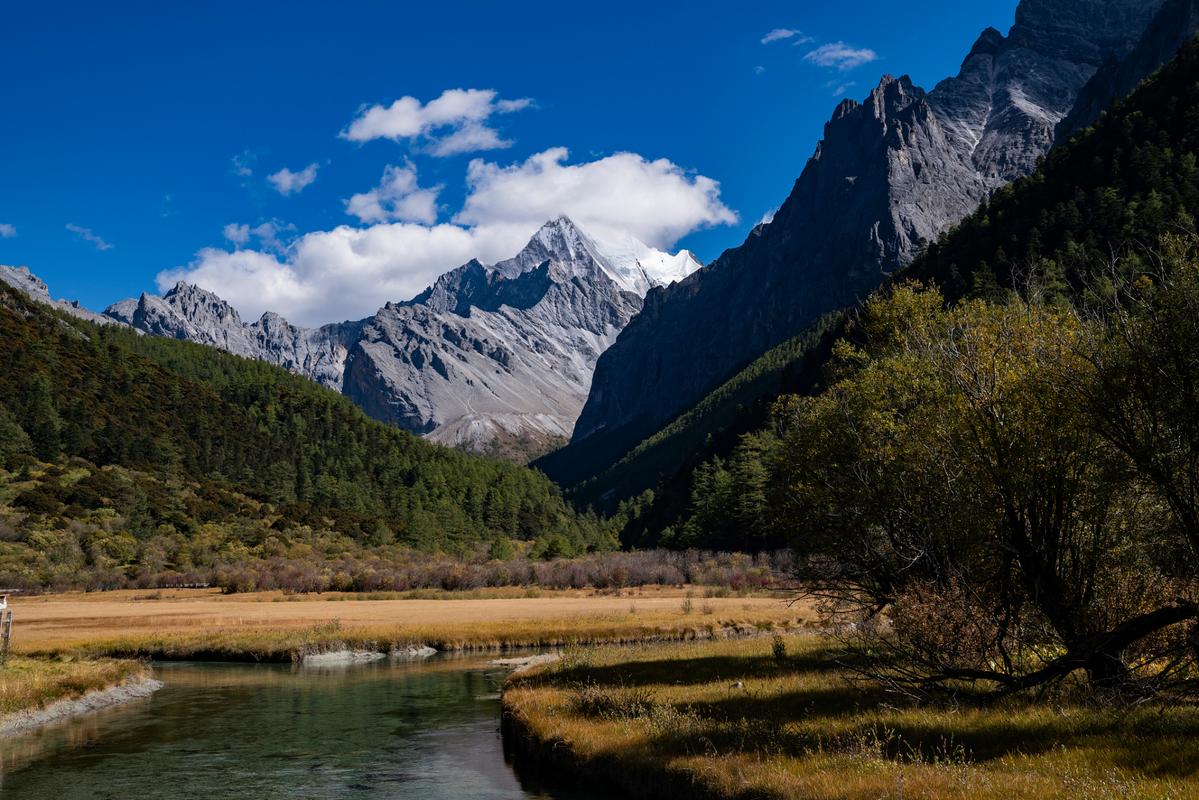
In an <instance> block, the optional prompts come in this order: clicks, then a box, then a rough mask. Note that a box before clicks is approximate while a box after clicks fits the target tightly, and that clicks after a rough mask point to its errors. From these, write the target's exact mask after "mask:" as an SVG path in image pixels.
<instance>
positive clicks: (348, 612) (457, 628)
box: [13, 588, 814, 660]
mask: <svg viewBox="0 0 1199 800" xmlns="http://www.w3.org/2000/svg"><path fill="white" fill-rule="evenodd" d="M684 596H685V590H675V589H661V588H656V589H645V590H637V591H634V592H626V593H624V594H623V596H616V595H614V594H600V593H596V592H544V591H543V592H542V593H541V594H540V595H539V596H537V597H526V596H518V597H499V598H493V599H478V598H473V599H396V600H393V599H377V600H374V601H372V602H329V600H333V599H350V598H354V597H362V596H361V595H358V596H355V595H351V596H342V595H303V596H301V595H293V596H284V595H281V594H279V593H262V594H247V595H241V594H238V595H220V594H218V593H217V592H215V591H208V590H173V591H167V590H164V591H162V592H150V593H147V592H145V591H141V592H138V591H125V592H106V593H96V594H64V595H49V596H45V597H32V598H23V599H18V600H16V601H15V602H14V603H13V606H14V610H15V614H16V627H15V633H14V647H15V648H17V649H18V650H19V651H20V652H22V653H25V654H40V655H54V654H62V653H73V654H85V655H94V656H114V655H115V656H131V657H132V656H148V657H155V658H173V659H183V658H213V659H258V660H288V659H290V658H292V657H294V656H295V655H296V654H298V653H303V652H312V651H319V650H327V649H337V648H340V647H343V646H346V647H362V648H377V649H383V650H386V649H389V648H391V647H402V646H407V645H411V644H429V645H432V646H433V647H436V648H438V649H442V650H445V649H497V648H505V647H531V646H560V645H569V644H595V643H611V642H637V641H656V640H679V639H696V638H709V637H713V636H725V635H729V634H735V633H752V632H757V631H762V630H779V629H782V630H788V629H793V628H796V627H798V626H800V625H802V624H804V623H806V622H808V621H809V620H811V619H812V618H813V616H814V615H813V613H812V612H811V610H810V609H808V608H800V607H792V606H788V605H787V604H786V603H784V602H782V601H780V600H779V599H778V597H776V596H770V597H728V598H711V599H709V600H706V601H705V604H706V605H708V606H710V608H711V613H710V614H709V613H705V614H703V615H696V614H688V613H685V612H684V610H683V609H682V607H681V600H682V599H683V598H684ZM367 597H375V596H374V595H368V596H367ZM634 606H635V610H634Z"/></svg>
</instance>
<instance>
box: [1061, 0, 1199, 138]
mask: <svg viewBox="0 0 1199 800" xmlns="http://www.w3.org/2000/svg"><path fill="white" fill-rule="evenodd" d="M1196 33H1199V0H1166V1H1165V3H1163V4H1162V6H1161V8H1160V10H1159V11H1158V12H1157V16H1155V17H1154V18H1153V21H1152V22H1151V23H1150V24H1149V27H1148V28H1147V29H1146V30H1145V33H1144V35H1143V36H1142V37H1141V40H1140V41H1139V42H1138V43H1137V45H1136V47H1135V48H1133V50H1132V52H1131V53H1129V54H1127V55H1126V56H1125V57H1123V58H1120V57H1119V56H1115V57H1113V58H1110V59H1108V60H1107V61H1106V62H1105V63H1104V64H1103V66H1102V67H1100V68H1099V71H1098V72H1096V73H1095V75H1094V76H1093V77H1092V78H1091V79H1090V80H1089V81H1087V84H1086V86H1084V87H1083V88H1082V91H1081V92H1079V95H1078V102H1077V103H1076V104H1075V106H1074V110H1073V111H1071V112H1070V114H1069V115H1068V116H1067V117H1066V118H1065V119H1064V120H1062V122H1061V123H1060V124H1059V125H1058V128H1057V141H1059V142H1061V141H1065V140H1066V139H1068V138H1069V137H1070V136H1072V135H1074V134H1075V133H1077V132H1078V131H1080V130H1082V129H1083V128H1086V127H1087V126H1089V125H1091V124H1092V123H1094V122H1095V121H1096V120H1098V119H1099V115H1100V114H1102V113H1103V111H1104V110H1105V109H1108V108H1110V107H1111V106H1112V105H1114V104H1115V103H1116V102H1118V101H1120V100H1123V99H1124V98H1125V97H1127V96H1128V95H1129V94H1131V93H1132V90H1133V89H1135V88H1136V87H1137V84H1139V83H1140V82H1141V81H1143V80H1145V79H1146V78H1148V77H1149V76H1150V75H1152V74H1153V73H1154V72H1156V71H1157V70H1158V69H1160V68H1161V67H1162V66H1164V65H1165V64H1166V63H1167V62H1168V61H1169V60H1170V59H1171V58H1173V57H1174V55H1175V54H1176V53H1177V52H1178V51H1179V49H1180V48H1181V47H1182V46H1183V45H1184V44H1186V43H1187V42H1188V41H1190V40H1191V39H1192V38H1194V36H1195V34H1196Z"/></svg>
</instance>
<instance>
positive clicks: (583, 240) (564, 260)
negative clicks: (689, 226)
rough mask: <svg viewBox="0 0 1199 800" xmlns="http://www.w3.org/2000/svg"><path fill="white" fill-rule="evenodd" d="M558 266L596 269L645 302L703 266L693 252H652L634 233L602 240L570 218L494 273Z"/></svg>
mask: <svg viewBox="0 0 1199 800" xmlns="http://www.w3.org/2000/svg"><path fill="white" fill-rule="evenodd" d="M546 261H552V262H555V263H556V264H558V265H559V267H561V268H566V269H570V270H573V271H575V272H576V273H578V274H580V275H586V274H587V273H589V272H592V271H593V270H594V269H595V268H597V267H598V268H599V270H600V271H601V272H602V273H603V274H604V275H606V276H607V277H608V278H609V279H610V280H611V281H612V282H613V283H615V284H616V285H617V286H618V287H619V288H620V289H621V290H622V291H626V292H632V293H633V294H635V295H637V296H639V297H645V295H646V293H647V292H648V291H649V290H650V289H652V288H653V287H655V286H667V285H669V284H671V283H673V282H674V281H677V280H682V279H683V278H685V277H687V276H688V275H690V274H691V273H692V272H695V270H697V269H699V268H700V267H701V266H703V265H702V264H700V263H699V261H698V260H696V258H695V256H693V255H692V254H691V253H690V252H688V251H686V250H680V251H679V252H678V253H674V254H672V253H666V252H663V251H661V250H658V249H655V248H653V247H650V246H649V245H647V244H646V243H645V242H642V241H641V240H640V239H638V238H636V237H635V236H633V235H632V234H628V233H625V234H620V235H617V236H609V237H608V238H606V239H599V238H596V237H595V236H592V235H590V234H589V233H587V232H586V231H584V230H583V229H582V228H581V227H579V226H578V225H577V224H576V223H575V222H574V221H572V220H571V219H570V217H567V216H566V215H561V216H559V217H557V218H556V219H552V220H550V221H549V222H547V223H545V224H544V225H542V226H541V228H540V229H539V230H538V231H537V233H535V234H533V237H532V238H531V239H530V240H529V243H528V244H527V245H525V248H524V249H523V250H522V251H521V252H520V253H519V254H518V255H517V256H516V257H515V258H512V259H509V260H508V261H502V262H500V263H499V264H496V265H495V267H494V269H495V270H496V271H498V272H500V273H502V274H505V275H515V274H519V273H522V272H527V271H528V270H530V269H535V268H536V267H537V266H539V265H540V264H542V263H544V262H546Z"/></svg>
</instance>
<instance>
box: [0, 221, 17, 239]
mask: <svg viewBox="0 0 1199 800" xmlns="http://www.w3.org/2000/svg"><path fill="white" fill-rule="evenodd" d="M16 235H17V228H16V226H15V225H10V224H9V223H7V222H0V239H11V238H13V237H14V236H16Z"/></svg>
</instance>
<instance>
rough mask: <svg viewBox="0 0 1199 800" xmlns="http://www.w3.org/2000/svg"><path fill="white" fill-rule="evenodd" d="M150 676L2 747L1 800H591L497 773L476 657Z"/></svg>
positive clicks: (198, 668)
mask: <svg viewBox="0 0 1199 800" xmlns="http://www.w3.org/2000/svg"><path fill="white" fill-rule="evenodd" d="M157 672H158V677H159V678H160V679H161V680H163V681H164V682H165V683H166V686H165V688H163V689H162V690H161V691H159V692H158V693H157V694H155V695H154V696H153V697H151V698H149V699H146V700H142V701H139V702H138V703H136V704H134V705H130V706H125V707H121V708H116V709H109V710H107V711H102V712H99V713H95V714H91V715H88V716H86V717H83V718H80V719H78V720H74V721H72V722H69V723H64V724H60V725H57V726H54V727H52V728H48V729H46V730H43V731H41V732H39V733H36V734H32V735H29V736H24V737H20V738H18V739H13V740H9V741H6V742H3V743H0V796H2V797H3V798H5V800H8V798H14V799H17V798H29V799H30V800H33V799H34V798H37V799H38V800H44V799H45V798H53V800H74V799H75V798H89V799H90V798H114V799H115V798H122V800H123V799H124V798H133V797H137V798H147V800H156V799H157V798H172V799H173V798H189V797H195V798H200V797H203V798H205V800H210V798H213V797H221V798H247V799H248V798H253V799H254V800H262V799H263V798H283V797H286V798H313V799H314V800H315V799H316V798H320V800H333V799H335V798H366V799H367V800H376V799H380V800H381V799H382V798H420V799H421V800H425V799H426V798H428V799H429V800H441V799H442V798H445V799H446V800H448V799H449V798H454V799H455V800H458V799H459V798H479V799H480V800H492V799H493V798H494V799H495V800H501V799H503V800H509V799H510V798H511V799H516V798H554V799H555V800H600V798H599V796H598V795H595V794H584V793H579V792H572V791H567V790H563V789H559V788H556V787H555V788H551V789H549V790H546V789H543V788H542V787H540V786H539V787H537V789H532V788H530V787H528V786H526V785H522V784H521V782H520V780H519V779H518V778H517V776H516V775H515V774H514V773H513V772H512V770H511V769H510V768H509V767H508V765H506V764H505V763H504V759H503V751H502V746H501V741H500V735H499V700H498V696H497V694H496V692H497V689H498V686H499V682H500V681H501V680H502V679H503V675H504V672H503V670H500V669H496V668H494V667H490V666H488V664H487V661H486V659H477V658H476V659H450V658H444V657H436V658H434V659H430V660H428V661H425V662H416V663H404V662H400V663H393V662H390V661H380V662H372V663H368V664H359V665H354V666H350V667H336V666H330V667H320V668H298V667H288V666H276V665H224V664H205V665H162V666H161V667H159V668H158V669H157Z"/></svg>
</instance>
